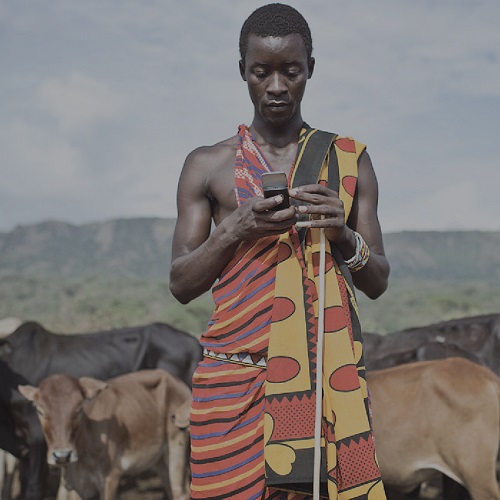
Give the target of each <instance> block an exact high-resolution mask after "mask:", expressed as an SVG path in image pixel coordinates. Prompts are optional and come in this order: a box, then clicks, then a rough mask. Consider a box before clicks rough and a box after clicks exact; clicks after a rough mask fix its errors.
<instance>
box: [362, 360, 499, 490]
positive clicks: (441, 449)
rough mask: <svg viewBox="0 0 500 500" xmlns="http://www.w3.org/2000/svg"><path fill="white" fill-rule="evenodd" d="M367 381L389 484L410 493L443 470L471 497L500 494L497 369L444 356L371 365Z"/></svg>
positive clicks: (378, 447)
mask: <svg viewBox="0 0 500 500" xmlns="http://www.w3.org/2000/svg"><path fill="white" fill-rule="evenodd" d="M367 384H368V387H369V389H370V394H371V402H372V409H373V429H374V436H375V443H376V444H375V446H376V450H377V456H378V460H379V465H380V471H381V475H382V480H383V481H384V483H385V484H387V486H388V487H389V488H391V487H392V488H395V489H397V490H400V491H402V492H403V493H409V492H411V491H414V490H416V489H417V488H418V487H419V485H420V484H421V483H423V482H424V481H429V480H432V479H433V478H434V476H435V475H436V473H443V474H445V475H446V476H447V477H449V478H451V479H453V480H454V481H456V482H457V483H459V484H461V485H463V486H464V487H465V488H466V489H467V490H468V492H469V493H470V495H471V496H472V498H473V499H474V500H485V499H489V500H500V489H499V487H498V483H497V479H496V463H497V454H498V449H499V443H500V378H499V377H498V376H497V375H496V374H495V373H493V372H492V371H491V370H490V369H488V368H486V367H484V366H481V365H479V364H477V363H474V362H471V361H469V360H467V359H464V358H447V359H441V360H433V361H420V362H415V363H409V364H403V365H399V366H396V367H393V368H387V369H382V370H374V371H370V372H367ZM415 498H418V496H417V497H415ZM454 498H455V499H457V498H458V497H457V496H455V497H454Z"/></svg>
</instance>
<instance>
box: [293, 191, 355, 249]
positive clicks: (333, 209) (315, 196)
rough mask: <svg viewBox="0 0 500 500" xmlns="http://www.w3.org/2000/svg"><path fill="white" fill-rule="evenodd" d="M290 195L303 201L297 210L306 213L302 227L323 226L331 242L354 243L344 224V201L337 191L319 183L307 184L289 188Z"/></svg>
mask: <svg viewBox="0 0 500 500" xmlns="http://www.w3.org/2000/svg"><path fill="white" fill-rule="evenodd" d="M290 196H291V197H292V198H295V199H296V200H299V201H302V202H304V204H303V205H299V206H298V208H297V211H298V213H299V214H301V215H306V214H308V215H309V216H310V217H309V218H310V220H309V221H306V222H301V226H302V227H323V228H325V236H326V237H327V238H328V240H330V241H331V242H332V243H337V244H340V245H342V244H343V243H346V242H348V243H354V239H353V233H352V231H351V230H349V228H348V227H347V225H346V220H345V212H344V203H343V202H342V200H341V199H340V198H339V195H338V193H337V192H335V191H332V190H331V189H328V188H327V187H325V186H322V185H320V184H308V185H306V186H300V187H298V188H294V189H291V190H290Z"/></svg>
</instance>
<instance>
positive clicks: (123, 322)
mask: <svg viewBox="0 0 500 500" xmlns="http://www.w3.org/2000/svg"><path fill="white" fill-rule="evenodd" d="M174 226H175V220H174V219H161V218H135V219H116V220H110V221H105V222H96V223H92V224H84V225H73V224H69V223H67V222H62V221H47V222H41V223H38V224H33V225H24V226H17V227H16V228H15V229H13V230H12V231H10V232H6V233H0V318H5V317H9V316H14V317H17V318H20V319H21V320H35V321H38V322H40V323H41V324H43V325H44V326H45V327H46V328H48V329H50V330H53V331H57V332H61V333H78V332H84V331H96V330H102V329H108V328H115V327H122V326H131V325H138V324H144V323H149V322H154V321H163V322H167V323H170V324H172V325H174V326H177V327H178V328H181V329H184V330H187V331H189V332H190V333H192V334H193V335H196V336H199V335H200V334H201V333H202V332H203V330H204V329H205V325H206V323H207V321H208V319H209V317H210V313H211V310H212V306H213V303H212V299H211V296H210V294H209V293H207V294H205V295H203V296H202V297H200V298H198V299H196V300H194V301H192V302H191V303H190V304H188V305H181V304H179V303H178V302H177V301H176V300H175V299H174V298H173V297H172V295H171V294H170V291H169V288H168V274H169V267H170V258H171V240H172V235H173V230H174ZM384 244H385V251H386V254H387V257H388V259H389V262H390V264H391V275H390V283H389V289H388V290H387V292H386V293H385V294H384V295H383V296H382V297H381V298H379V299H378V300H376V301H371V300H369V299H367V298H366V297H365V296H364V295H363V294H359V295H358V299H359V304H360V314H361V319H362V323H363V328H364V330H365V331H370V332H378V333H389V332H393V331H398V330H401V329H403V328H407V327H413V326H419V325H425V324H430V323H434V322H438V321H442V320H447V319H452V318H458V317H464V316H474V315H480V314H487V313H498V312H500V253H499V252H498V248H499V247H500V232H480V231H447V232H436V231H421V232H419V231H408V232H397V233H389V234H385V235H384Z"/></svg>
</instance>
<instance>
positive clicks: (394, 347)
mask: <svg viewBox="0 0 500 500" xmlns="http://www.w3.org/2000/svg"><path fill="white" fill-rule="evenodd" d="M364 352H365V362H366V368H367V369H368V370H377V369H381V368H390V367H391V366H397V365H400V364H403V363H411V362H415V361H426V360H431V359H442V358H447V357H456V356H459V357H464V358H467V359H469V360H471V361H474V362H477V363H480V364H483V365H485V366H487V367H488V368H490V369H491V370H493V371H494V372H495V373H496V374H497V375H499V376H500V314H487V315H482V316H471V317H465V318H458V319H453V320H449V321H442V322H439V323H434V324H431V325H427V326H421V327H416V328H408V329H406V330H401V331H399V332H394V333H389V334H387V335H379V334H373V333H368V334H366V335H365V351H364Z"/></svg>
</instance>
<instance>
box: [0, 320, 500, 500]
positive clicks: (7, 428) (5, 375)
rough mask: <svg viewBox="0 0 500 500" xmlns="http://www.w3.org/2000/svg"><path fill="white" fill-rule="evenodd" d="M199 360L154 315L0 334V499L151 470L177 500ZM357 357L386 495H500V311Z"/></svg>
mask: <svg viewBox="0 0 500 500" xmlns="http://www.w3.org/2000/svg"><path fill="white" fill-rule="evenodd" d="M15 326H17V325H15ZM0 327H1V325H0ZM201 356H202V353H201V347H200V345H199V342H198V341H197V340H196V339H195V338H194V337H193V336H191V335H189V334H188V333H186V332H182V331H179V330H177V329H176V328H173V327H172V326H170V325H167V324H164V323H154V324H149V325H145V326H141V327H134V328H125V329H117V330H111V331H105V332H96V333H82V334H79V335H63V334H56V333H53V332H49V331H47V330H46V329H45V328H43V327H42V326H41V325H40V324H38V323H35V322H27V323H22V324H20V325H19V326H18V327H17V328H16V329H15V331H13V332H12V333H10V334H8V335H6V336H5V337H4V338H0V449H1V450H4V451H5V452H7V453H4V454H3V455H1V457H2V459H3V462H2V460H0V487H2V486H3V488H2V496H1V499H4V500H10V499H11V498H12V499H13V498H17V499H22V500H42V499H45V498H54V497H55V496H56V494H57V498H58V499H65V498H82V499H91V498H93V497H94V496H95V495H97V498H100V499H102V500H111V499H114V498H116V493H117V490H118V485H119V481H120V479H121V477H122V476H123V475H135V474H138V473H140V472H141V471H145V470H150V469H151V470H153V469H154V470H156V472H157V475H158V477H159V478H160V479H161V481H162V484H163V486H164V488H165V492H166V495H167V498H169V499H171V500H187V499H188V498H189V463H188V450H189V430H188V426H189V407H190V404H191V390H190V385H191V377H192V374H193V372H194V369H195V368H196V366H197V364H198V362H199V360H200V359H201ZM365 361H366V368H367V381H368V386H369V389H370V393H371V400H372V407H373V416H374V417H373V426H374V432H375V439H376V447H377V455H378V460H379V464H380V468H381V472H382V478H383V480H384V483H385V485H386V489H387V494H388V498H389V499H390V500H400V499H412V498H413V499H418V498H421V496H420V494H421V491H422V489H423V486H424V485H426V484H427V485H429V484H435V485H437V488H438V489H439V490H440V495H441V498H443V499H444V500H465V499H469V498H472V499H474V500H489V499H495V500H500V489H499V486H498V482H497V461H498V451H499V444H500V314H493V315H485V316H476V317H470V318H463V319H457V320H453V321H446V322H442V323H437V324H434V325H429V326H426V327H421V328H413V329H408V330H403V331H401V332H397V333H393V334H389V335H378V334H373V333H367V334H365ZM13 457H15V458H16V460H13ZM13 465H15V466H16V467H17V469H18V480H19V483H20V485H19V487H18V488H16V487H15V486H14V485H13V483H12V479H13V477H14V476H15V474H12V466H13ZM49 465H51V468H52V467H53V466H58V467H59V468H60V470H61V471H62V473H61V481H60V486H59V490H58V491H57V493H56V492H51V491H48V490H47V488H48V485H47V478H48V476H49ZM2 474H3V476H2ZM436 479H439V480H440V481H441V480H442V483H436ZM2 482H3V485H2ZM441 484H442V485H441ZM17 490H20V491H17ZM75 492H77V493H78V495H79V496H76V497H75Z"/></svg>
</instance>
